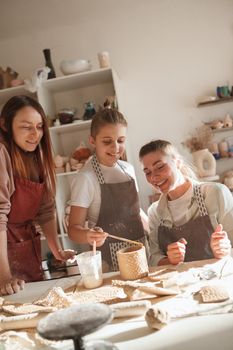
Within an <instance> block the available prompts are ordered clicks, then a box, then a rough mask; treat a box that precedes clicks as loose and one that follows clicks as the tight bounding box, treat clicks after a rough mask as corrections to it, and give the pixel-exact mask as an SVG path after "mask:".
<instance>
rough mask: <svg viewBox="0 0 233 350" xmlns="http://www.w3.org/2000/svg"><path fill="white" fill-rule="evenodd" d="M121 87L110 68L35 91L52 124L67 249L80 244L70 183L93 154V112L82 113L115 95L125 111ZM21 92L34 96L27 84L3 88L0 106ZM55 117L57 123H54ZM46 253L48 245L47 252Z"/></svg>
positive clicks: (60, 80) (61, 225)
mask: <svg viewBox="0 0 233 350" xmlns="http://www.w3.org/2000/svg"><path fill="white" fill-rule="evenodd" d="M119 90H120V80H119V79H118V77H117V75H116V73H115V71H114V70H113V69H110V68H107V69H99V70H95V71H88V72H84V73H78V74H72V75H68V76H64V77H58V78H54V79H50V80H46V81H44V82H42V84H41V86H40V87H39V88H38V90H37V93H36V94H34V96H36V97H37V99H38V101H39V102H40V103H41V105H42V106H43V108H44V110H45V113H46V115H47V116H48V118H49V121H50V124H51V125H52V126H51V127H50V135H51V140H52V146H53V151H54V159H55V164H56V167H57V193H56V208H57V219H58V227H59V236H60V239H61V242H62V245H63V247H64V248H75V249H76V250H77V245H75V244H74V243H73V242H72V241H70V240H69V238H68V236H67V221H68V214H69V199H70V184H71V181H72V179H73V177H74V176H75V173H76V171H78V170H79V169H80V168H81V167H82V166H83V164H84V162H85V160H86V159H87V158H88V157H89V156H90V154H91V153H92V150H91V149H90V148H89V145H88V138H89V134H90V124H91V119H88V118H90V115H88V114H86V119H87V120H83V116H84V114H85V113H86V111H87V107H91V108H92V109H93V108H94V109H96V110H97V109H98V108H99V106H103V103H104V102H105V101H106V98H107V97H109V96H111V97H112V96H114V97H115V99H116V101H117V105H118V108H119V109H120V110H122V99H121V96H119ZM19 94H27V95H31V93H29V92H27V91H26V90H25V88H24V86H19V87H15V88H9V89H4V90H0V108H1V106H2V105H3V104H4V103H5V102H6V101H7V100H8V99H9V98H10V97H12V96H14V95H19ZM71 110H72V111H76V114H75V116H74V119H73V118H72V120H70V118H68V119H67V118H66V117H67V115H68V114H69V113H70V111H71ZM59 112H62V117H63V119H61V118H60V120H61V122H63V123H67V124H61V123H60V122H59V121H58V120H59V119H58V114H59ZM60 114H61V113H60ZM68 117H69V116H68ZM54 119H55V123H53V122H52V120H54ZM71 121H72V122H71ZM53 124H54V125H53ZM43 241H44V240H42V243H43V244H44V245H45V244H46V243H45V242H43ZM45 252H46V246H45V248H44V254H45Z"/></svg>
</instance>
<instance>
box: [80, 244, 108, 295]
mask: <svg viewBox="0 0 233 350" xmlns="http://www.w3.org/2000/svg"><path fill="white" fill-rule="evenodd" d="M76 259H77V263H78V267H79V272H80V274H81V277H82V280H83V285H84V287H85V288H88V289H92V288H97V287H99V286H101V284H102V283H103V274H102V259H101V252H100V251H99V250H97V251H96V254H94V253H93V251H89V252H84V253H81V254H78V255H77V258H76Z"/></svg>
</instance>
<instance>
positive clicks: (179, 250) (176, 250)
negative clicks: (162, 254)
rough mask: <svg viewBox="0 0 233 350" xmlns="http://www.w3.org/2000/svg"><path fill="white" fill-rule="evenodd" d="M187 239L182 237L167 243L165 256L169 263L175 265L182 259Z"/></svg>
mask: <svg viewBox="0 0 233 350" xmlns="http://www.w3.org/2000/svg"><path fill="white" fill-rule="evenodd" d="M186 244H187V241H186V239H184V238H181V239H179V241H177V242H174V243H171V244H168V246H167V257H168V260H169V262H170V263H171V264H173V265H177V264H179V263H181V262H183V261H184V258H185V252H186Z"/></svg>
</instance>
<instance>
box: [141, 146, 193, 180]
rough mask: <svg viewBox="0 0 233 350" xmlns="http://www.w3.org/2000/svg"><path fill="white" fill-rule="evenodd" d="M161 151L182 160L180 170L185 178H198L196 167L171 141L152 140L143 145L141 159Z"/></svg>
mask: <svg viewBox="0 0 233 350" xmlns="http://www.w3.org/2000/svg"><path fill="white" fill-rule="evenodd" d="M157 151H160V152H162V153H163V154H164V155H167V156H170V157H174V158H176V159H178V160H179V161H180V164H181V167H180V171H181V173H182V174H183V176H184V177H185V178H190V179H194V180H197V175H196V172H195V169H194V167H193V166H192V165H191V164H189V163H188V162H187V161H186V160H185V159H184V158H183V156H182V155H181V154H180V153H179V152H178V150H177V149H176V147H175V146H173V145H172V144H171V143H170V142H169V141H165V140H152V141H150V142H149V143H147V144H145V145H144V146H142V147H141V149H140V151H139V159H140V160H141V159H142V158H143V157H144V156H145V155H147V154H148V153H151V152H157Z"/></svg>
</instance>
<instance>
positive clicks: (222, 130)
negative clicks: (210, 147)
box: [206, 123, 233, 134]
mask: <svg viewBox="0 0 233 350" xmlns="http://www.w3.org/2000/svg"><path fill="white" fill-rule="evenodd" d="M206 125H208V124H207V123H206ZM211 130H212V132H213V133H214V134H217V133H219V132H226V131H230V130H233V126H232V127H230V128H220V129H211Z"/></svg>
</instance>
